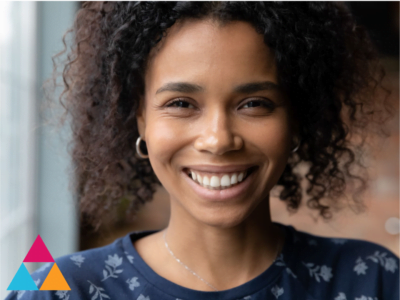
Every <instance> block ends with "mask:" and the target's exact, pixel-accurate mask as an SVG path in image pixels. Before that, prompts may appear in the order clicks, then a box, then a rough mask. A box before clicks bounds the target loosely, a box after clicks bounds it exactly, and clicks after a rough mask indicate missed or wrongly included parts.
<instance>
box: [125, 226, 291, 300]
mask: <svg viewBox="0 0 400 300" xmlns="http://www.w3.org/2000/svg"><path fill="white" fill-rule="evenodd" d="M272 223H273V224H275V225H277V226H280V227H281V228H282V229H284V232H285V241H284V244H283V247H282V250H281V252H280V253H279V254H278V257H280V258H282V259H283V261H284V262H285V265H286V266H290V265H291V261H292V258H293V247H292V245H293V237H294V236H293V231H294V230H295V229H294V228H293V226H291V225H284V224H281V223H276V222H272ZM158 231H160V230H144V231H134V232H130V233H128V234H127V235H126V236H125V237H124V238H123V241H122V243H123V247H124V251H126V252H127V253H129V254H131V255H133V257H134V261H133V265H132V266H133V267H134V268H135V269H136V270H137V272H139V273H140V274H141V275H142V276H143V277H144V278H145V280H146V281H147V282H148V283H149V284H151V285H153V286H154V287H155V288H157V289H158V290H159V291H161V292H162V293H165V294H169V295H171V296H173V297H176V298H180V299H207V300H217V299H218V300H228V299H238V298H243V297H246V296H248V295H252V294H254V293H255V292H257V291H259V290H261V289H263V288H267V287H268V286H269V285H271V284H273V283H274V282H275V281H276V280H277V279H278V278H279V277H280V275H281V273H282V272H283V271H284V269H285V268H284V267H283V266H282V263H281V261H280V259H276V260H275V262H274V263H273V264H272V265H271V266H269V267H268V269H266V270H265V271H264V272H263V273H261V274H260V275H258V276H257V277H255V278H253V279H251V280H250V281H248V282H246V283H244V284H242V285H240V286H237V287H234V288H231V289H228V290H223V291H218V292H216V291H210V292H206V291H198V290H193V289H189V288H186V287H183V286H180V285H178V284H176V283H173V282H172V281H169V280H167V279H165V278H164V277H162V276H160V275H158V274H157V273H156V272H155V271H153V269H151V268H150V266H149V265H147V263H146V262H145V261H144V260H143V259H142V258H141V256H140V255H139V253H138V252H137V251H136V249H135V247H134V246H133V242H134V241H136V240H137V239H139V238H142V237H144V236H146V235H149V234H152V233H155V232H158ZM277 262H278V264H277ZM188 275H190V274H188Z"/></svg>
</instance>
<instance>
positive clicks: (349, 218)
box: [0, 2, 400, 299]
mask: <svg viewBox="0 0 400 300" xmlns="http://www.w3.org/2000/svg"><path fill="white" fill-rule="evenodd" d="M80 5H81V3H80V2H0V265H1V268H0V299H3V298H5V296H6V295H7V294H8V291H6V289H7V287H8V285H9V284H10V282H11V280H12V278H13V277H14V275H15V273H16V271H17V270H18V268H19V266H20V265H21V263H22V261H23V259H24V258H25V256H26V254H27V252H28V251H29V249H30V247H31V246H32V244H33V242H34V241H35V239H36V237H37V235H38V234H40V236H41V238H42V239H43V241H44V243H45V244H46V246H47V248H48V249H49V251H50V253H51V254H52V255H53V257H54V258H56V257H59V256H62V255H66V254H70V253H72V252H76V251H80V250H85V249H89V248H93V247H99V246H102V245H106V244H109V243H111V242H113V241H114V240H115V239H116V238H118V237H120V236H123V235H126V234H127V233H128V232H131V231H134V230H145V229H162V228H164V227H165V226H166V225H167V223H168V218H169V200H168V195H167V193H166V191H165V190H164V189H163V188H159V189H158V191H157V193H156V194H155V196H154V199H153V200H152V201H151V202H150V203H148V204H146V205H145V206H144V207H143V208H142V209H141V211H140V212H139V214H138V217H137V218H136V219H135V220H134V221H133V222H130V223H129V224H128V223H126V222H125V223H124V222H116V223H115V224H112V223H111V224H107V225H105V226H102V227H100V228H99V230H98V232H97V233H93V228H90V227H88V226H84V224H80V221H79V214H78V211H77V204H76V203H77V202H78V199H76V197H75V195H74V194H73V192H72V191H71V190H70V189H69V188H68V186H69V180H70V178H69V177H68V174H67V171H68V169H69V168H70V164H71V162H70V158H69V155H68V152H67V143H68V140H69V137H70V131H69V128H68V125H66V126H65V127H64V128H61V129H59V128H57V129H56V128H53V127H52V126H51V125H50V124H48V123H46V121H45V120H46V119H47V117H48V116H45V115H43V113H42V112H41V111H40V110H39V105H40V104H41V103H42V101H43V91H42V88H41V87H42V84H43V82H44V81H45V79H47V78H48V77H49V76H50V75H51V72H52V60H51V57H52V56H53V55H54V54H56V53H57V52H59V51H60V50H62V49H63V44H62V41H61V38H62V36H63V34H64V33H65V31H66V30H67V29H68V28H70V27H71V25H72V23H73V19H74V14H75V13H76V11H77V10H78V9H79V6H80ZM348 5H349V7H350V9H351V10H352V12H353V14H354V15H355V16H356V18H357V20H358V21H359V22H360V23H361V24H363V25H365V26H366V27H367V28H368V29H369V31H370V34H371V36H372V38H373V39H374V40H375V42H376V44H377V46H378V48H379V50H380V54H381V59H382V62H383V64H384V66H385V67H386V71H387V78H386V85H387V87H388V88H389V89H390V90H391V91H392V94H391V96H390V101H391V103H392V105H393V106H394V107H395V110H396V114H395V117H394V118H393V119H392V120H391V121H390V123H388V126H389V129H390V133H391V135H390V137H389V138H387V139H385V141H384V142H379V143H378V144H377V146H376V147H375V148H374V149H373V151H372V152H371V153H369V155H368V159H369V160H370V161H368V165H369V166H370V172H371V177H372V179H373V181H372V184H371V187H370V189H369V190H368V192H367V194H366V196H365V204H366V205H367V207H368V209H367V211H366V212H364V213H362V214H355V213H354V212H353V211H351V210H350V209H348V210H343V211H341V212H340V213H339V214H338V215H335V216H334V218H333V219H332V220H331V221H330V222H322V221H321V220H319V221H318V222H316V220H315V218H316V215H315V212H314V211H313V212H311V211H310V210H309V209H307V208H306V207H305V206H302V207H301V208H300V209H299V211H298V213H297V214H295V215H292V216H289V214H288V212H287V211H286V208H285V205H284V203H283V202H282V201H279V200H278V199H276V198H272V199H271V216H272V219H273V221H275V222H279V223H284V224H291V225H293V226H294V227H295V228H296V229H297V230H302V231H306V232H310V233H312V234H316V235H321V236H332V237H350V238H357V239H364V240H369V241H372V242H375V243H378V244H381V245H383V246H385V247H387V248H388V249H390V250H391V251H392V252H394V253H395V254H396V255H398V256H399V255H400V251H399V227H400V225H399V117H398V106H399V2H349V3H348ZM59 109H60V108H57V107H55V110H59ZM25 265H26V267H27V268H28V271H29V272H33V271H34V270H36V269H37V268H38V267H39V266H40V264H37V263H25Z"/></svg>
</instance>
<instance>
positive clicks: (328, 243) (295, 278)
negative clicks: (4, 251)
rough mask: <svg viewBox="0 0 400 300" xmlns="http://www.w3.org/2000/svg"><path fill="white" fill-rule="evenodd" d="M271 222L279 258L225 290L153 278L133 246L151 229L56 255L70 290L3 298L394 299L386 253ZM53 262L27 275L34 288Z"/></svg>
mask: <svg viewBox="0 0 400 300" xmlns="http://www.w3.org/2000/svg"><path fill="white" fill-rule="evenodd" d="M275 224H277V225H279V226H281V227H282V228H283V229H284V230H285V234H286V239H285V244H284V246H283V249H282V251H281V253H280V254H279V256H278V258H277V259H276V260H275V262H274V263H273V264H272V265H271V266H270V267H269V268H268V269H267V270H265V271H264V272H263V273H262V274H260V275H259V276H257V277H256V278H254V279H252V280H250V281H249V282H247V283H245V284H243V285H240V286H238V287H235V288H232V289H229V290H224V291H219V292H204V291H196V290H192V289H188V288H185V287H182V286H179V285H177V284H175V283H173V282H171V281H168V280H166V279H165V278H163V277H161V276H159V275H158V274H157V273H155V272H154V271H153V270H152V269H151V268H150V267H149V266H148V265H147V264H146V263H145V262H144V261H143V260H142V258H141V257H140V256H139V254H138V253H137V252H136V250H135V248H134V247H133V244H132V242H133V241H134V240H136V239H139V238H140V237H143V236H146V235H148V234H151V233H154V232H155V231H140V232H132V233H129V234H127V235H126V236H125V237H122V238H118V239H117V240H115V241H114V242H113V243H112V244H110V245H107V246H104V247H99V248H95V249H90V250H86V251H80V252H77V253H73V254H71V255H65V256H62V257H59V258H57V259H56V260H55V261H56V263H57V265H58V267H59V269H60V270H61V272H62V274H63V275H64V277H65V279H66V281H67V283H68V284H69V286H70V288H71V290H70V291H12V292H11V293H10V294H9V295H8V296H7V297H6V300H17V299H21V300H36V299H43V300H50V299H52V300H79V299H91V300H105V299H113V300H124V299H130V300H131V299H132V300H217V299H218V300H250V299H251V300H261V299H262V300H266V299H268V300H289V299H290V300H294V299H295V300H399V258H398V257H397V256H396V255H395V254H394V253H393V252H391V251H390V250H388V249H387V248H385V247H383V246H380V245H378V244H375V243H372V242H368V241H363V240H357V239H338V238H327V237H320V236H316V235H311V234H309V233H306V232H302V231H297V230H296V229H295V228H294V227H293V226H290V225H283V224H280V223H275ZM52 264H53V263H48V264H45V265H43V266H42V267H41V268H39V269H37V270H36V271H35V272H33V273H32V274H31V276H32V278H33V280H34V281H35V283H36V285H37V286H38V288H40V285H41V284H42V283H43V281H44V279H45V278H46V276H47V273H48V272H49V270H50V269H51V266H52ZM189 275H190V274H189ZM189 275H188V276H189Z"/></svg>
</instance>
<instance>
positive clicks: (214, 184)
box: [210, 176, 219, 187]
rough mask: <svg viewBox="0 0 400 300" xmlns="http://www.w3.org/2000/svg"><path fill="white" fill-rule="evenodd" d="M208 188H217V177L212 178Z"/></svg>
mask: <svg viewBox="0 0 400 300" xmlns="http://www.w3.org/2000/svg"><path fill="white" fill-rule="evenodd" d="M210 186H212V187H219V177H217V176H212V177H211V181H210Z"/></svg>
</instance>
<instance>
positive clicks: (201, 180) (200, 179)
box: [197, 174, 203, 184]
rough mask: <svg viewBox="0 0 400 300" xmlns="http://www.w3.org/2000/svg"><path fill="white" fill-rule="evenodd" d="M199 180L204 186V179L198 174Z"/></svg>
mask: <svg viewBox="0 0 400 300" xmlns="http://www.w3.org/2000/svg"><path fill="white" fill-rule="evenodd" d="M197 180H198V181H199V183H200V184H203V179H202V178H201V176H200V175H199V174H197Z"/></svg>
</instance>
